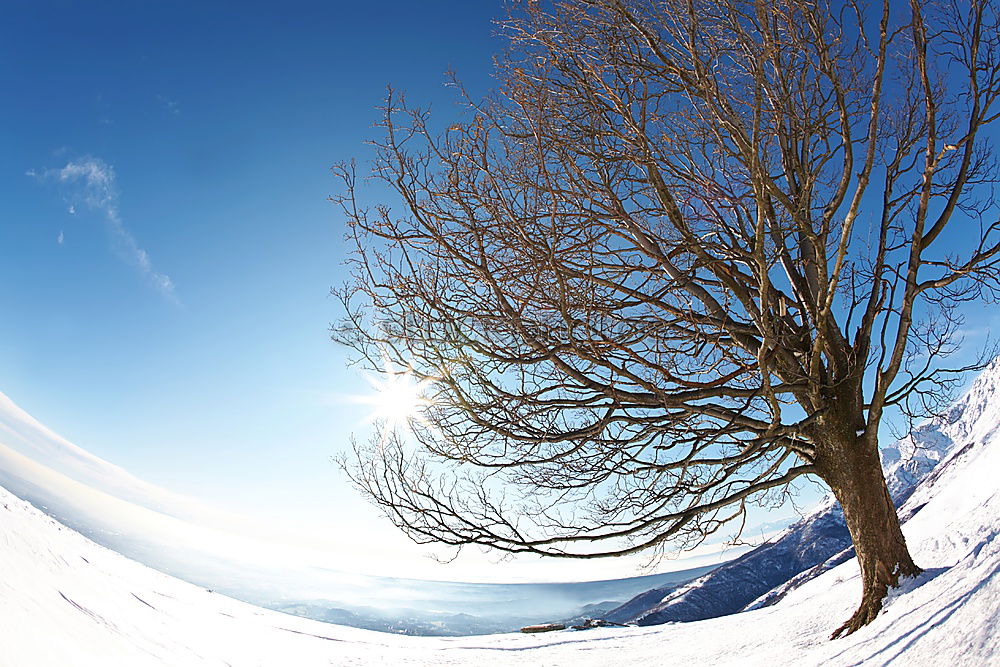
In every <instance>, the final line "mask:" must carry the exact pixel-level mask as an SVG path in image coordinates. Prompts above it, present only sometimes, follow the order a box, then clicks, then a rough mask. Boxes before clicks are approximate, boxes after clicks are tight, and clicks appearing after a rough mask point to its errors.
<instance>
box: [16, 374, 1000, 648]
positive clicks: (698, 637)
mask: <svg viewBox="0 0 1000 667" xmlns="http://www.w3.org/2000/svg"><path fill="white" fill-rule="evenodd" d="M982 392H983V395H984V396H986V395H989V396H991V397H992V398H990V399H989V401H985V402H984V401H979V402H976V403H975V404H973V403H971V402H970V403H969V404H968V405H967V407H966V408H965V410H964V412H963V415H962V416H960V417H958V418H956V419H955V421H953V422H951V423H950V424H951V426H952V427H953V428H952V431H953V435H951V436H950V437H955V438H958V436H959V435H960V440H958V439H956V445H957V446H956V448H955V449H954V450H953V451H952V452H951V453H950V454H949V455H948V456H947V457H946V459H945V460H944V461H943V463H942V464H941V465H939V466H937V468H936V469H935V470H934V472H932V473H931V474H930V475H928V476H927V477H926V478H925V480H924V482H923V483H922V484H921V485H920V486H919V488H918V489H917V490H916V491H915V492H914V493H913V494H912V496H911V497H910V498H909V500H908V501H907V502H906V504H905V505H904V507H903V512H904V514H908V515H910V516H911V518H910V519H909V520H908V521H906V523H905V524H904V532H905V534H906V536H907V540H908V542H909V544H910V546H911V549H912V550H913V553H914V557H915V559H916V561H917V563H918V564H920V565H921V566H922V567H924V568H926V570H927V572H926V573H925V574H924V575H923V576H921V577H920V578H918V579H917V580H914V581H911V582H908V583H907V586H906V587H905V588H904V589H902V590H900V591H896V592H894V593H893V594H892V596H891V597H890V599H889V601H888V603H887V605H886V609H885V611H884V612H883V614H882V615H881V616H880V617H879V618H878V619H877V620H876V621H875V622H874V623H873V624H871V625H869V626H867V627H865V628H862V629H861V630H860V631H859V632H857V633H855V634H854V635H851V636H850V637H847V638H845V639H840V640H837V641H829V640H828V639H827V638H828V637H829V635H830V633H831V632H832V631H833V629H834V628H836V627H837V626H838V625H839V623H840V622H841V621H842V620H844V619H845V618H846V617H847V616H848V615H849V614H850V613H851V612H852V611H853V609H854V607H855V606H856V605H857V602H858V600H859V599H860V590H861V584H860V581H859V578H858V569H857V565H856V563H855V562H854V561H849V562H845V563H843V564H841V565H839V566H837V567H834V568H833V569H831V570H829V571H827V572H825V573H823V574H822V575H820V576H818V577H816V578H815V579H812V580H810V581H807V582H805V583H804V584H803V585H801V586H800V587H798V588H797V589H795V590H792V591H790V592H789V593H788V594H787V595H786V596H785V597H784V598H783V599H782V600H781V601H780V602H778V603H777V604H775V605H773V606H770V607H767V608H764V609H759V610H754V611H748V612H743V613H739V614H733V615H730V616H725V617H721V618H714V619H709V620H704V621H696V622H692V623H680V624H668V625H661V626H655V627H640V628H627V629H622V628H597V629H593V630H588V631H584V632H572V631H565V632H557V633H549V634H545V635H520V634H516V635H490V636H481V637H462V638H432V637H400V636H395V635H389V634H380V633H376V632H370V631H365V630H358V629H353V628H346V627H342V626H334V625H328V624H324V623H319V622H316V621H310V620H307V619H301V618H296V617H292V616H287V615H283V614H280V613H277V612H272V611H267V610H263V609H260V608H256V607H253V606H251V605H248V604H245V603H241V602H237V601H234V600H231V599H228V598H226V597H223V596H221V595H219V594H216V593H211V592H208V591H205V590H203V589H200V588H198V587H196V586H193V585H191V584H187V583H184V582H181V581H179V580H177V579H173V578H171V577H169V576H167V575H164V574H161V573H159V572H156V571H154V570H151V569H149V568H146V567H144V566H142V565H139V564H138V563H135V562H133V561H130V560H128V559H126V558H125V557H123V556H121V555H119V554H117V553H114V552H112V551H109V550H107V549H104V548H102V547H99V546H97V545H96V544H94V543H92V542H90V541H89V540H87V539H86V538H84V537H82V536H81V535H79V534H77V533H74V532H73V531H71V530H69V529H67V528H65V527H63V526H61V525H60V524H58V523H56V522H55V521H53V520H51V519H49V518H48V517H47V516H45V515H44V514H42V513H41V512H39V511H38V510H36V509H34V508H33V507H32V506H31V505H29V504H28V503H25V502H23V501H20V500H18V499H17V498H15V497H14V496H12V495H11V494H9V493H7V492H6V491H4V490H0V666H2V667H35V666H40V665H83V666H87V665H102V666H104V665H111V666H114V665H128V666H132V665H164V664H166V665H226V664H228V665H233V666H239V667H242V666H244V665H282V666H283V665H331V664H332V665H369V664H371V665H375V664H392V665H459V664H461V665H539V664H544V665H570V664H572V665H574V667H582V666H583V665H609V664H614V665H629V664H648V665H660V664H663V663H664V662H670V663H677V664H684V663H685V662H691V663H693V664H711V665H751V666H752V665H767V666H768V667H777V666H780V665H858V664H866V665H867V664H873V665H876V664H877V665H882V664H889V663H892V664H900V665H969V666H973V665H974V666H980V665H990V664H1000V633H997V631H996V628H997V627H1000V577H998V576H997V573H998V572H1000V539H998V536H1000V490H998V486H1000V483H998V471H1000V429H998V427H997V423H996V422H997V415H998V414H1000V413H998V412H996V411H994V412H990V410H993V409H994V407H995V405H996V403H994V402H993V401H994V400H995V399H996V396H997V395H998V393H1000V391H998V383H996V382H994V383H993V384H992V385H991V387H990V388H982ZM990 406H994V407H990ZM973 412H978V417H976V418H973V414H972V413H973ZM960 421H962V422H963V423H962V424H959V422H960ZM942 429H944V427H942ZM959 432H960V433H959Z"/></svg>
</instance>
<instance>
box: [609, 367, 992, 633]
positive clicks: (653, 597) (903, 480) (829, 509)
mask: <svg viewBox="0 0 1000 667" xmlns="http://www.w3.org/2000/svg"><path fill="white" fill-rule="evenodd" d="M998 380H1000V359H998V360H996V361H994V362H993V363H992V364H991V365H990V367H989V368H987V369H986V370H985V371H984V372H983V373H982V374H981V375H980V377H979V378H977V380H976V381H975V382H974V383H973V385H972V387H971V388H970V390H969V391H968V392H967V393H966V394H965V395H964V396H963V397H962V398H961V399H959V400H958V401H956V402H955V403H954V404H953V405H952V406H951V407H950V408H949V409H948V410H947V411H946V412H945V413H944V414H943V415H941V416H940V417H937V418H935V419H931V420H928V421H927V422H925V423H924V424H921V425H920V426H918V427H917V428H916V429H914V431H913V432H912V433H911V434H910V435H908V436H906V437H905V438H903V439H901V440H899V441H897V442H896V443H894V444H893V445H891V446H889V447H886V448H884V449H883V450H882V451H881V457H882V465H883V467H884V469H885V475H886V482H887V484H888V486H889V493H890V494H891V495H892V498H893V501H894V503H895V504H896V506H897V507H901V506H902V505H903V504H904V503H905V502H906V501H907V499H908V498H909V497H910V494H912V493H913V491H914V489H915V488H916V487H917V484H918V483H919V482H920V480H921V479H923V478H924V477H926V476H927V475H928V474H929V473H930V472H931V471H932V470H933V469H934V468H935V467H936V466H937V465H938V463H939V462H940V461H941V460H942V459H943V458H944V457H945V456H946V455H947V454H948V452H950V451H952V450H953V448H954V446H955V444H956V443H959V442H963V441H964V440H965V439H967V437H968V435H969V433H971V432H972V430H973V429H974V428H975V424H976V423H977V421H978V420H979V419H981V418H983V417H984V415H996V414H1000V397H997V396H996V391H995V387H996V386H997V384H998ZM991 388H992V389H991ZM989 419H990V418H989V417H988V418H987V420H988V423H989ZM994 419H995V418H994ZM907 511H909V512H913V511H914V510H913V509H910V510H904V511H903V512H902V513H901V514H902V516H903V518H904V519H905V518H906V516H907V514H906V512H907ZM853 557H854V551H853V548H852V547H851V536H850V534H849V533H848V531H847V524H846V523H845V522H844V514H843V511H842V510H841V508H840V506H839V505H838V504H837V503H836V501H835V500H834V499H833V497H832V496H828V497H827V498H825V499H824V501H823V502H821V503H820V505H819V506H818V507H817V508H815V509H814V510H813V511H812V512H810V513H809V514H808V515H807V516H805V517H803V518H802V519H801V520H799V521H797V522H796V523H794V524H792V525H791V526H789V527H788V528H787V529H786V530H785V531H784V532H783V533H781V534H780V535H778V536H776V537H775V538H774V539H772V540H771V541H769V542H768V543H766V544H764V545H761V546H760V547H758V548H756V549H754V550H753V551H751V552H749V553H747V554H744V555H743V556H741V557H740V558H737V559H735V560H733V561H731V562H729V563H726V564H725V565H723V566H721V567H719V568H718V569H716V570H714V571H712V572H710V573H708V574H706V575H704V576H702V577H700V578H699V579H696V580H695V581H692V582H690V583H689V584H687V585H685V586H682V587H680V588H677V587H663V588H657V589H652V590H650V591H646V592H645V593H641V594H639V595H638V596H636V597H635V598H633V599H631V600H629V601H628V602H626V603H625V604H623V605H622V606H620V607H618V608H616V609H614V610H612V611H610V612H608V613H607V614H606V615H605V616H604V617H605V618H607V619H608V620H611V621H615V622H619V623H624V622H634V623H638V624H639V625H658V624H660V623H670V622H675V621H685V622H686V621H696V620H702V619H706V618H716V617H718V616H724V615H726V614H734V613H736V612H738V611H742V610H744V609H757V608H761V607H766V606H769V605H772V604H774V603H776V602H777V601H778V600H780V599H781V598H782V597H784V596H785V595H786V594H787V593H788V592H789V591H790V590H792V589H794V588H796V587H798V586H800V585H802V583H803V582H805V581H808V580H809V579H812V578H814V577H816V576H818V575H819V574H821V573H822V572H825V571H827V570H829V569H831V568H833V567H835V566H837V565H840V564H841V563H843V562H846V561H847V560H849V559H851V558H853Z"/></svg>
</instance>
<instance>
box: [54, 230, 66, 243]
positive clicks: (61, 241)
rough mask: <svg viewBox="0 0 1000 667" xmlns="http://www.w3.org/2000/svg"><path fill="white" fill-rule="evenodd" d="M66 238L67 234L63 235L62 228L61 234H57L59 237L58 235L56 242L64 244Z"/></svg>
mask: <svg viewBox="0 0 1000 667" xmlns="http://www.w3.org/2000/svg"><path fill="white" fill-rule="evenodd" d="M65 240H66V237H65V236H63V232H62V230H61V229H60V230H59V236H57V237H56V243H58V244H59V245H62V244H63V241H65Z"/></svg>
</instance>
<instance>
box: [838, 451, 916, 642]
mask: <svg viewBox="0 0 1000 667" xmlns="http://www.w3.org/2000/svg"><path fill="white" fill-rule="evenodd" d="M877 451H878V450H877V447H876V446H875V443H874V439H872V441H869V440H868V438H867V437H866V436H864V435H862V436H859V437H857V438H856V439H855V441H854V442H853V443H851V444H850V445H849V446H846V447H843V448H841V451H840V452H838V455H839V456H838V460H837V465H836V466H835V468H834V469H833V470H831V471H829V472H828V475H827V481H828V483H829V484H830V486H831V488H832V489H833V493H834V496H835V497H836V498H837V500H838V501H839V502H840V505H841V507H842V508H843V510H844V518H845V519H846V521H847V528H848V530H849V531H850V533H851V539H852V541H853V542H854V550H855V552H856V554H857V558H858V564H859V566H860V567H861V580H862V583H863V586H864V589H863V593H862V598H861V606H860V607H858V610H857V611H856V612H854V615H853V616H851V618H849V619H848V620H847V622H846V623H844V624H843V625H842V626H840V627H839V628H838V629H837V631H836V632H834V633H833V636H832V639H836V638H837V637H840V636H846V635H849V634H851V633H852V632H854V631H855V630H857V629H859V628H861V627H862V626H864V625H867V624H868V623H870V622H871V621H873V620H874V619H875V617H876V616H878V613H879V611H881V609H882V602H883V601H884V600H885V596H886V594H887V593H888V591H889V588H890V587H894V586H898V585H899V579H900V577H912V576H915V575H917V574H920V572H921V569H920V568H919V567H917V566H916V564H914V562H913V558H912V557H911V556H910V552H909V549H908V548H907V546H906V539H905V538H904V537H903V531H902V529H901V528H900V525H899V516H898V515H897V514H896V508H895V507H894V506H893V504H892V498H891V497H890V496H889V489H888V487H887V486H886V483H885V476H884V475H883V474H882V466H881V463H880V462H879V457H878V453H877Z"/></svg>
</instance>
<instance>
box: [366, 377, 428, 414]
mask: <svg viewBox="0 0 1000 667" xmlns="http://www.w3.org/2000/svg"><path fill="white" fill-rule="evenodd" d="M369 382H370V383H371V385H372V387H373V388H374V389H375V393H374V394H371V395H369V396H366V397H365V399H364V402H365V403H369V404H371V405H372V406H373V408H374V409H373V411H372V414H371V415H370V416H369V419H370V420H371V421H384V422H386V423H387V424H388V425H389V426H392V427H395V426H403V425H405V424H407V423H408V422H409V421H410V420H411V419H417V420H421V419H423V416H422V413H423V410H424V408H426V407H427V406H429V405H430V404H431V401H430V400H429V399H428V398H426V397H425V396H424V392H425V391H426V390H427V387H428V386H429V385H430V383H431V381H430V380H423V381H420V382H417V381H416V379H415V378H414V377H413V374H412V373H410V372H409V371H407V372H405V373H393V374H389V375H387V376H385V377H384V379H383V378H378V379H376V378H369Z"/></svg>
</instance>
